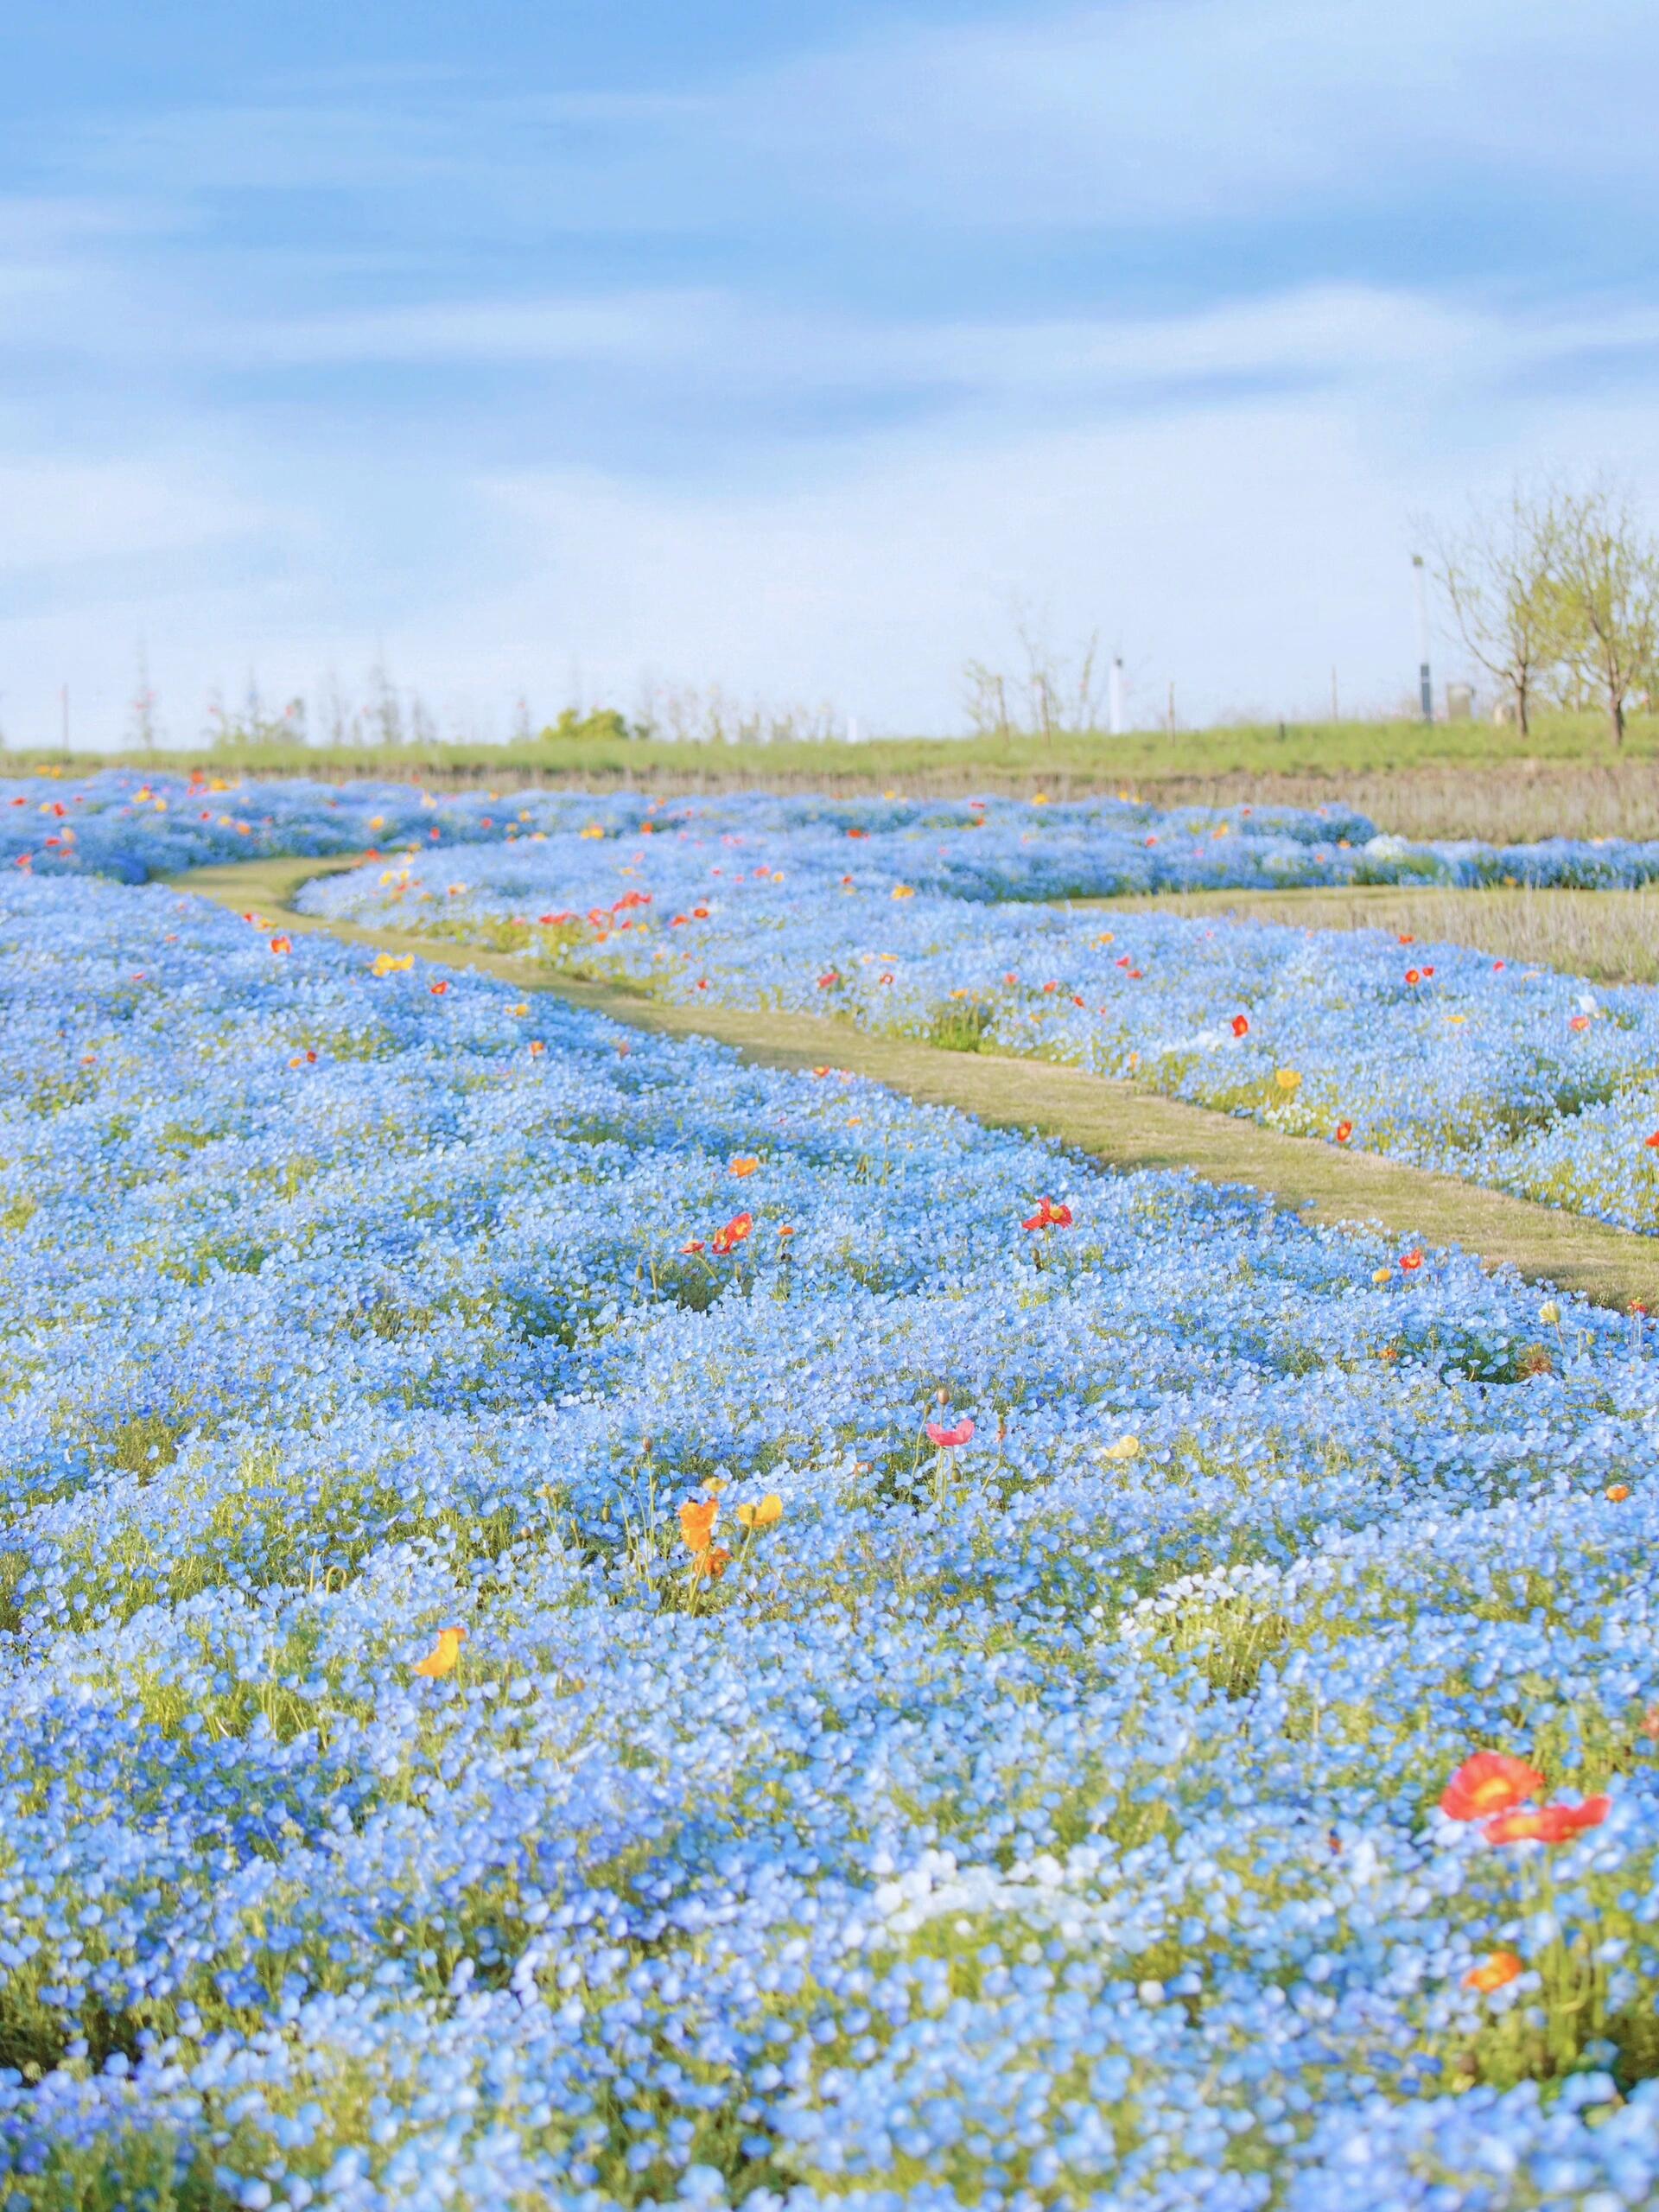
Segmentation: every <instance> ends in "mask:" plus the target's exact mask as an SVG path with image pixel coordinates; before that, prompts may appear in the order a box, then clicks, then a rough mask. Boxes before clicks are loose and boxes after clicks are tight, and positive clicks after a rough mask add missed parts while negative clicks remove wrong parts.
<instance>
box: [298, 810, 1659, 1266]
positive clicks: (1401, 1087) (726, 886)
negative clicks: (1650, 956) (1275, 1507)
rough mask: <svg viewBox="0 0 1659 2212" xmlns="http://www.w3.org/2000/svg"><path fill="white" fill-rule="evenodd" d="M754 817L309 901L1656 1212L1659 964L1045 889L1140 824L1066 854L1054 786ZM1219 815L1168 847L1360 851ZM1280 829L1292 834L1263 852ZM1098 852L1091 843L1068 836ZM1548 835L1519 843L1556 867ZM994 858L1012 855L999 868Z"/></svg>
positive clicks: (1643, 1214)
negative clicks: (1054, 899)
mask: <svg viewBox="0 0 1659 2212" xmlns="http://www.w3.org/2000/svg"><path fill="white" fill-rule="evenodd" d="M1072 811H1074V812H1081V811H1082V810H1072ZM730 814H731V808H730V804H729V803H727V804H725V805H723V806H722V807H721V809H720V810H717V811H716V812H715V815H714V817H713V818H712V819H711V820H709V821H707V822H705V821H704V820H703V819H702V817H701V816H698V817H696V818H695V819H694V820H693V822H692V823H689V824H686V823H682V824H681V825H680V827H679V828H678V829H668V830H667V831H666V832H664V831H653V832H652V834H651V835H649V836H645V835H643V834H639V832H638V829H637V827H636V828H635V829H632V830H630V831H629V832H628V834H616V833H614V832H613V833H604V834H601V833H602V828H603V825H602V824H601V823H600V822H599V821H598V820H597V819H595V820H594V821H592V822H590V823H585V824H584V826H583V828H582V829H579V830H574V831H573V830H569V829H565V830H563V831H554V832H552V833H551V834H549V835H546V836H543V837H542V838H540V839H539V840H537V841H536V842H529V841H525V842H514V843H513V844H512V846H511V847H509V846H508V845H507V844H506V843H505V842H503V841H502V840H500V839H497V840H495V841H493V842H490V843H480V844H479V845H477V846H474V847H473V848H471V849H468V850H467V852H466V853H465V854H464V855H454V853H448V854H445V853H431V854H429V855H420V854H418V853H417V854H416V855H410V854H409V853H408V852H407V851H405V852H404V853H403V854H402V855H398V856H397V857H396V858H392V859H389V860H387V861H385V863H384V864H378V865H377V864H372V865H370V866H367V867H365V868H362V869H360V870H358V871H355V872H353V874H349V875H346V876H336V877H334V878H331V879H329V880H327V881H325V882H320V883H317V884H315V885H313V886H312V887H310V888H309V889H308V891H307V893H305V898H304V903H305V905H306V906H308V908H310V909H311V910H312V911H314V912H318V913H321V914H327V915H331V916H341V917H346V918H352V919H355V920H359V921H369V922H376V921H378V922H388V921H395V922H396V924H397V926H398V927H400V928H404V929H410V930H413V931H417V932H421V931H424V932H426V933H429V934H431V935H433V936H435V937H438V938H454V937H459V938H475V939H480V940H482V941H484V942H486V943H488V944H493V945H494V946H496V947H498V948H499V949H503V950H518V951H521V952H522V953H523V954H524V957H526V959H529V960H536V961H538V962H542V963H551V964H552V965H554V966H556V967H565V968H570V967H575V968H577V969H580V970H581V971H582V972H583V973H586V974H590V975H595V976H601V977H612V978H619V977H620V978H626V980H627V981H628V982H630V983H631V984H632V985H633V986H636V987H639V986H644V987H646V988H650V989H652V991H654V992H657V993H658V994H660V995H664V996H665V997H667V998H670V999H673V1000H677V1001H682V1002H685V1001H692V1002H696V1001H702V1002H706V1003H709V1004H711V1005H727V1006H741V1007H775V1008H779V1009H781V1010H784V1011H786V1012H792V1013H798V1014H799V1013H810V1014H836V1015H839V1016H842V1017H844V1018H847V1019H850V1020H854V1021H855V1022H857V1023H859V1024H860V1025H861V1026H863V1027H869V1028H876V1029H885V1030H893V1031H898V1032H900V1033H906V1034H910V1035H913V1036H917V1037H921V1038H925V1039H929V1040H931V1041H932V1042H934V1043H938V1044H944V1045H949V1046H956V1047H957V1048H960V1049H966V1050H973V1051H981V1050H988V1051H995V1052H1014V1053H1019V1054H1024V1055H1034V1056H1038V1057H1042V1058H1052V1059H1057V1060H1061V1061H1065V1062H1067V1063H1070V1064H1073V1065H1079V1066H1082V1067H1084V1068H1086V1069H1088V1070H1089V1071H1091V1072H1093V1073H1096V1074H1100V1075H1103V1076H1110V1077H1120V1078H1124V1077H1133V1078H1134V1079H1135V1081H1137V1082H1139V1083H1141V1084H1147V1085H1148V1086H1150V1087H1151V1088H1153V1089H1154V1090H1159V1091H1161V1092H1164V1093H1166V1094H1168V1095H1170V1096H1174V1097H1177V1098H1181V1099H1185V1100H1188V1101H1190V1102H1192V1103H1195V1104H1199V1105H1204V1106H1207V1107H1211V1108H1214V1109H1219V1110H1221V1111H1224V1112H1228V1113H1234V1114H1241V1115H1246V1116H1250V1117H1251V1118H1253V1119H1255V1120H1257V1121H1259V1122H1263V1123H1264V1124H1266V1125H1268V1126H1269V1127H1272V1128H1279V1129H1283V1130H1286V1131H1288V1132H1290V1133H1291V1134H1294V1135H1302V1136H1311V1137H1316V1138H1320V1139H1323V1140H1325V1141H1328V1142H1331V1143H1336V1144H1343V1145H1351V1146H1353V1147H1363V1148H1367V1149H1370V1150H1373V1151H1377V1152H1381V1153H1385V1154H1389V1155H1391V1156H1393V1157H1395V1158H1397V1159H1400V1160H1404V1161H1407V1162H1409V1163H1410V1164H1411V1165H1413V1166H1419V1167H1425V1168H1430V1169H1435V1170H1438V1171H1440V1172H1442V1173H1449V1174H1453V1175H1458V1176H1461V1177H1465V1178H1467V1179H1471V1180H1472V1181H1476V1182H1479V1183H1484V1184H1488V1185H1492V1186H1493V1187H1496V1188H1498V1189H1501V1190H1505V1191H1510V1192H1514V1193H1516V1195H1517V1196H1520V1197H1522V1198H1531V1199H1534V1200H1536V1201H1539V1202H1541V1203H1543V1204H1547V1205H1557V1206H1562V1207H1566V1208H1567V1209H1569V1210H1571V1211H1576V1212H1580V1213H1584V1214H1587V1215H1591V1216H1593V1217H1596V1218H1598V1219H1601V1220H1605V1221H1608V1222H1611V1223H1614V1224H1618V1226H1621V1227H1624V1228H1628V1229H1634V1230H1641V1231H1643V1232H1645V1233H1649V1234H1651V1233H1653V1232H1654V1231H1655V1230H1659V992H1656V991H1655V990H1654V989H1653V988H1650V987H1646V986H1640V987H1626V988H1592V987H1591V986H1589V985H1587V984H1586V983H1585V982H1582V981H1581V980H1580V979H1577V978H1574V977H1572V976H1561V975H1558V974H1556V973H1554V971H1552V970H1549V969H1541V968H1536V967H1532V968H1529V967H1527V966H1524V965H1522V964H1521V963H1516V962H1506V961H1503V960H1492V959H1490V958H1488V957H1485V956H1484V955H1482V954H1480V953H1478V952H1475V951H1472V950H1470V949H1469V948H1467V947H1465V946H1459V945H1451V944H1418V943H1416V942H1415V941H1414V939H1411V938H1404V939H1402V938H1397V937H1395V936H1394V935H1393V934H1390V933H1386V932H1383V931H1310V930H1302V929H1294V928H1289V927H1287V926H1285V925H1281V924H1275V923H1254V924H1252V923H1224V922H1219V921H1214V920H1208V921H1206V920H1198V919H1192V918H1182V917H1179V916H1176V915H1168V914H1160V913H1156V912H1151V913H1148V912H1124V913H1121V914H1110V915H1103V914H1100V913H1097V912H1096V913H1090V912H1076V911H1066V910H1065V909H1062V908H1054V907H1044V906H1040V905H1039V904H1037V903H1035V900H1036V893H1035V892H1034V891H1033V888H1032V886H1033V883H1036V882H1043V883H1047V884H1051V885H1052V881H1053V880H1054V879H1055V872H1056V871H1057V870H1058V872H1059V873H1060V874H1064V875H1065V877H1066V879H1067V880H1071V881H1074V882H1075V881H1077V880H1080V879H1081V878H1082V877H1083V876H1084V875H1085V874H1087V870H1088V867H1089V866H1090V865H1095V864H1096V863H1097V864H1098V867H1099V868H1100V869H1101V871H1102V873H1103V874H1107V873H1110V871H1111V870H1112V869H1114V868H1116V867H1117V866H1118V861H1117V860H1115V859H1113V858H1111V857H1110V856H1111V854H1112V852H1113V850H1114V839H1115V838H1116V843H1117V844H1118V845H1121V844H1122V842H1123V837H1122V832H1115V833H1113V835H1112V836H1103V837H1101V838H1098V839H1096V840H1094V841H1092V842H1091V840H1090V836H1089V834H1088V833H1087V831H1086V829H1083V828H1079V827H1076V826H1072V827H1064V828H1063V829H1062V830H1061V832H1060V834H1059V837H1058V845H1059V849H1060V853H1061V855H1062V857H1061V858H1060V859H1058V860H1057V859H1056V858H1055V856H1054V855H1052V853H1050V852H1049V850H1048V847H1047V845H1046V842H1045V841H1046V827H1045V828H1044V829H1040V830H1036V829H1032V828H1031V827H1030V826H1029V824H1030V822H1031V820H1032V819H1033V818H1034V819H1035V820H1036V821H1038V822H1039V823H1044V820H1045V817H1043V816H1042V815H1040V814H1039V813H1038V812H1037V811H1036V810H1034V809H1026V810H1022V811H1020V812H1016V813H1015V814H1014V815H1013V816H1012V817H1011V820H1010V824H1009V827H1008V828H1007V830H1006V831H1004V832H997V831H995V829H992V828H988V829H985V830H982V831H977V832H976V831H972V830H971V829H967V828H963V829H960V830H958V831H957V834H956V836H955V837H954V841H953V840H952V839H950V838H949V837H943V836H941V835H940V834H938V833H937V832H935V833H930V834H929V836H923V835H922V834H921V833H920V832H918V831H916V830H914V829H909V830H899V829H887V830H881V829H872V830H864V829H860V828H859V825H857V824H854V825H852V830H851V831H850V832H849V829H848V828H846V827H843V826H837V828H836V829H835V830H834V832H833V833H827V832H826V831H825V829H823V826H822V825H818V826H816V827H814V826H811V825H805V826H801V827H798V828H795V829H791V828H790V827H789V826H788V825H787V824H786V823H780V822H774V821H771V820H770V819H769V818H768V817H765V816H762V817H761V820H760V826H759V827H758V828H754V827H751V828H749V829H746V830H741V831H738V830H732V829H722V828H721V827H720V826H719V825H720V823H721V821H722V820H724V819H727V818H729V817H730ZM1162 822H1163V827H1162V829H1161V831H1160V833H1159V835H1160V837H1167V836H1169V835H1170V834H1171V833H1170V830H1169V818H1168V817H1162ZM1020 825H1023V826H1020ZM1217 826H1224V825H1219V824H1212V826H1211V829H1209V830H1208V831H1207V832H1206V834H1205V839H1204V849H1203V851H1202V852H1201V853H1200V852H1198V851H1197V850H1195V849H1192V831H1191V829H1190V827H1189V828H1188V829H1185V830H1184V831H1183V833H1182V834H1183V836H1185V838H1186V844H1185V847H1184V848H1183V850H1182V853H1181V854H1180V855H1179V856H1172V859H1171V861H1170V862H1169V863H1168V864H1169V865H1173V864H1174V861H1175V859H1176V858H1177V857H1179V865H1180V866H1181V867H1183V868H1188V867H1190V868H1200V867H1208V868H1215V869H1217V871H1219V870H1222V869H1224V868H1226V867H1228V866H1230V865H1233V864H1234V863H1236V862H1240V861H1242V862H1243V863H1244V867H1243V869H1241V871H1240V877H1241V880H1242V877H1243V874H1244V873H1247V872H1248V871H1249V870H1252V869H1253V870H1255V871H1257V872H1260V871H1261V870H1262V869H1265V868H1269V867H1271V868H1281V869H1283V870H1285V871H1287V872H1288V871H1289V870H1290V869H1292V868H1305V869H1306V870H1307V871H1309V873H1310V874H1313V873H1315V872H1317V871H1319V870H1321V869H1327V870H1332V871H1334V870H1337V869H1339V868H1342V867H1344V866H1347V865H1349V864H1350V863H1351V860H1352V857H1353V856H1352V855H1351V853H1344V850H1343V849H1341V848H1340V847H1338V846H1322V845H1319V844H1314V843H1308V844H1294V843H1292V842H1290V841H1287V840H1285V839H1282V838H1281V837H1279V836H1277V835H1276V834H1275V836H1274V838H1273V839H1272V840H1268V841H1263V840H1262V839H1260V838H1258V837H1256V836H1255V833H1254V832H1253V831H1251V830H1250V829H1249V828H1248V826H1246V827H1245V828H1243V829H1229V834H1228V835H1227V836H1225V837H1218V836H1216V835H1215V834H1214V829H1215V827H1217ZM1304 826H1306V824H1305V825H1304ZM1264 842H1265V844H1267V845H1270V846H1271V850H1270V851H1268V850H1263V851H1262V852H1255V851H1253V850H1252V849H1251V848H1252V847H1253V845H1256V844H1263V843H1264ZM1376 842H1382V841H1375V840H1374V841H1373V843H1374V844H1375V843H1376ZM1136 844H1137V849H1139V850H1140V851H1141V853H1143V854H1144V852H1145V850H1146V845H1145V841H1144V840H1137V841H1136ZM963 848H965V849H966V853H965V856H964V854H963V851H962V850H960V849H963ZM1074 849H1075V853H1076V854H1077V855H1089V854H1090V853H1093V854H1095V855H1096V860H1095V861H1093V862H1090V861H1087V860H1086V858H1079V857H1065V855H1071V854H1073V850H1074ZM1540 851H1541V849H1532V850H1531V852H1530V853H1529V854H1528V855H1523V854H1522V853H1520V852H1518V851H1517V852H1512V853H1510V855H1507V856H1506V858H1507V860H1508V861H1510V862H1511V863H1512V864H1513V867H1514V868H1528V867H1531V868H1533V869H1534V873H1535V874H1537V873H1538V872H1539V871H1540V870H1541V867H1542V862H1541V861H1539V860H1538V858H1537V855H1538V853H1539V852H1540ZM1564 851H1565V849H1563V852H1564ZM982 853H984V854H988V855H990V856H991V859H992V860H993V861H994V862H995V865H994V866H993V867H987V866H980V865H976V863H977V861H978V860H979V856H980V855H982ZM1220 856H1227V857H1220ZM1120 857H1121V855H1120ZM1373 857H1374V858H1375V855H1373ZM1407 857H1408V859H1409V860H1410V861H1412V863H1413V864H1414V865H1416V864H1420V863H1422V864H1426V861H1425V855H1424V854H1423V853H1417V854H1412V855H1408V856H1407ZM1583 857H1584V849H1580V861H1581V862H1582V861H1583ZM1441 858H1442V860H1444V855H1442V856H1441ZM1554 859H1555V864H1556V865H1557V866H1558V868H1565V867H1566V865H1567V863H1566V861H1565V860H1564V858H1563V856H1562V854H1557V855H1555V856H1554ZM1022 869H1025V870H1027V874H1026V875H1023V876H1022V874H1021V870H1022ZM1580 872H1582V868H1581V869H1580ZM928 884H931V885H932V886H933V888H931V889H928V888H925V886H926V885H928ZM1016 884H1020V885H1022V886H1023V889H1022V890H1021V891H1020V895H1019V896H1018V897H1014V896H1011V895H1009V893H1010V888H1011V887H1013V886H1014V885H1016ZM1650 1140H1652V1141H1650Z"/></svg>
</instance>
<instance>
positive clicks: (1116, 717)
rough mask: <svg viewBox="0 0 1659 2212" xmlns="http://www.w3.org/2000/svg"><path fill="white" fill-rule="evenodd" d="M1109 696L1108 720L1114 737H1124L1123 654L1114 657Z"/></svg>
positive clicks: (1115, 654) (1116, 654)
mask: <svg viewBox="0 0 1659 2212" xmlns="http://www.w3.org/2000/svg"><path fill="white" fill-rule="evenodd" d="M1107 696H1108V699H1109V706H1108V709H1107V718H1108V720H1109V722H1110V724H1111V730H1112V735H1113V736H1114V737H1122V734H1123V656H1122V653H1114V654H1113V655H1112V673H1111V683H1110V687H1109V691H1108V695H1107Z"/></svg>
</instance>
